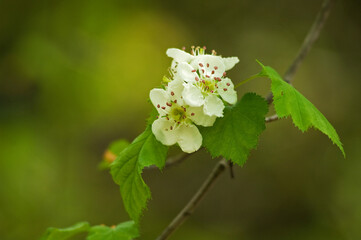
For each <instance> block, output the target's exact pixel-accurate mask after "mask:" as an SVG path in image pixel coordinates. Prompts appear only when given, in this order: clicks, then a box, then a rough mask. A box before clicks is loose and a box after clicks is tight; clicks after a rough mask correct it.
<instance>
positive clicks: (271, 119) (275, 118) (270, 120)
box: [265, 114, 279, 123]
mask: <svg viewBox="0 0 361 240" xmlns="http://www.w3.org/2000/svg"><path fill="white" fill-rule="evenodd" d="M278 119H279V118H278V115H277V114H275V115H272V116H270V117H266V119H265V122H266V123H270V122H274V121H277V120H278Z"/></svg>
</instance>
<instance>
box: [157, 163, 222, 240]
mask: <svg viewBox="0 0 361 240" xmlns="http://www.w3.org/2000/svg"><path fill="white" fill-rule="evenodd" d="M226 167H227V161H226V160H225V159H224V158H223V159H222V160H220V161H219V162H218V163H217V165H216V166H215V167H214V168H213V170H212V172H211V174H210V175H209V176H208V177H207V179H206V180H205V181H204V182H203V184H202V186H201V187H200V188H199V189H198V191H197V192H196V194H194V196H193V197H192V199H191V200H190V201H189V202H188V203H187V205H186V206H185V207H184V208H183V209H182V211H180V212H179V213H178V215H177V216H176V217H175V218H174V219H173V221H172V222H171V223H170V224H169V225H168V226H167V227H166V229H164V231H163V232H162V234H161V235H160V236H159V237H158V238H157V240H165V239H168V238H169V237H170V235H171V234H172V233H173V232H174V231H175V230H177V229H178V228H179V227H180V226H181V225H182V223H183V222H184V221H185V220H187V218H189V217H190V216H191V215H192V213H193V212H194V210H195V209H196V208H197V206H198V205H199V203H200V202H201V200H202V199H203V197H204V196H205V195H206V193H207V192H208V191H209V189H211V187H212V186H213V184H214V183H215V181H216V180H217V179H218V177H219V176H220V175H221V174H222V173H223V172H224V170H225V169H226Z"/></svg>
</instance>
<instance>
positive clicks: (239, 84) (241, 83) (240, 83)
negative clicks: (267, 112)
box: [234, 74, 260, 89]
mask: <svg viewBox="0 0 361 240" xmlns="http://www.w3.org/2000/svg"><path fill="white" fill-rule="evenodd" d="M258 77H260V76H259V75H258V74H255V75H252V76H250V77H249V78H247V79H245V80H243V81H242V82H239V83H237V85H236V86H234V89H236V88H238V87H239V86H241V85H243V84H245V83H247V82H248V81H251V80H252V79H255V78H258Z"/></svg>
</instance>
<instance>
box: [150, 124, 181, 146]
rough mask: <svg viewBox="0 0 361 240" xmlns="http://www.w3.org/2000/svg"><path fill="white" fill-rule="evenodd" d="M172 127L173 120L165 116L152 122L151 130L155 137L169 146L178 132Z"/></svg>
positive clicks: (176, 137)
mask: <svg viewBox="0 0 361 240" xmlns="http://www.w3.org/2000/svg"><path fill="white" fill-rule="evenodd" d="M174 128H175V126H174V122H173V121H172V120H167V119H166V118H159V119H157V120H155V121H154V122H153V124H152V132H153V134H154V136H155V138H156V139H157V140H158V141H159V142H161V143H162V144H164V145H167V146H171V145H173V144H175V143H176V142H177V139H178V133H177V131H175V129H174Z"/></svg>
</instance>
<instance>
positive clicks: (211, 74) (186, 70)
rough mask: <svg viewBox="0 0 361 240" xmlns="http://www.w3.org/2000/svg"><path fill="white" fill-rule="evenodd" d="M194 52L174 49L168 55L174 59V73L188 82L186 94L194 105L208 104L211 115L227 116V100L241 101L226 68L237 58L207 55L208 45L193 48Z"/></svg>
mask: <svg viewBox="0 0 361 240" xmlns="http://www.w3.org/2000/svg"><path fill="white" fill-rule="evenodd" d="M192 53H193V55H191V54H189V53H186V52H184V51H182V50H179V49H175V48H170V49H168V50H167V55H168V56H170V57H172V58H173V63H172V72H173V73H174V74H175V75H176V76H178V77H179V78H180V79H182V80H183V81H184V83H183V85H184V90H183V92H182V96H183V98H184V101H185V103H186V104H188V105H189V106H192V107H200V106H204V108H203V110H204V113H205V114H207V115H209V116H217V117H222V116H223V109H224V103H223V101H222V100H221V98H222V99H223V100H224V101H226V102H228V103H230V104H235V103H236V102H237V93H236V91H235V90H234V85H233V83H232V81H231V80H230V79H229V78H227V77H226V71H227V70H229V69H231V68H233V66H234V65H235V64H236V63H238V61H239V60H238V58H237V57H230V58H222V57H220V56H216V55H215V52H213V53H212V55H209V54H204V53H205V50H204V48H196V49H195V50H194V49H193V48H192Z"/></svg>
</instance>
